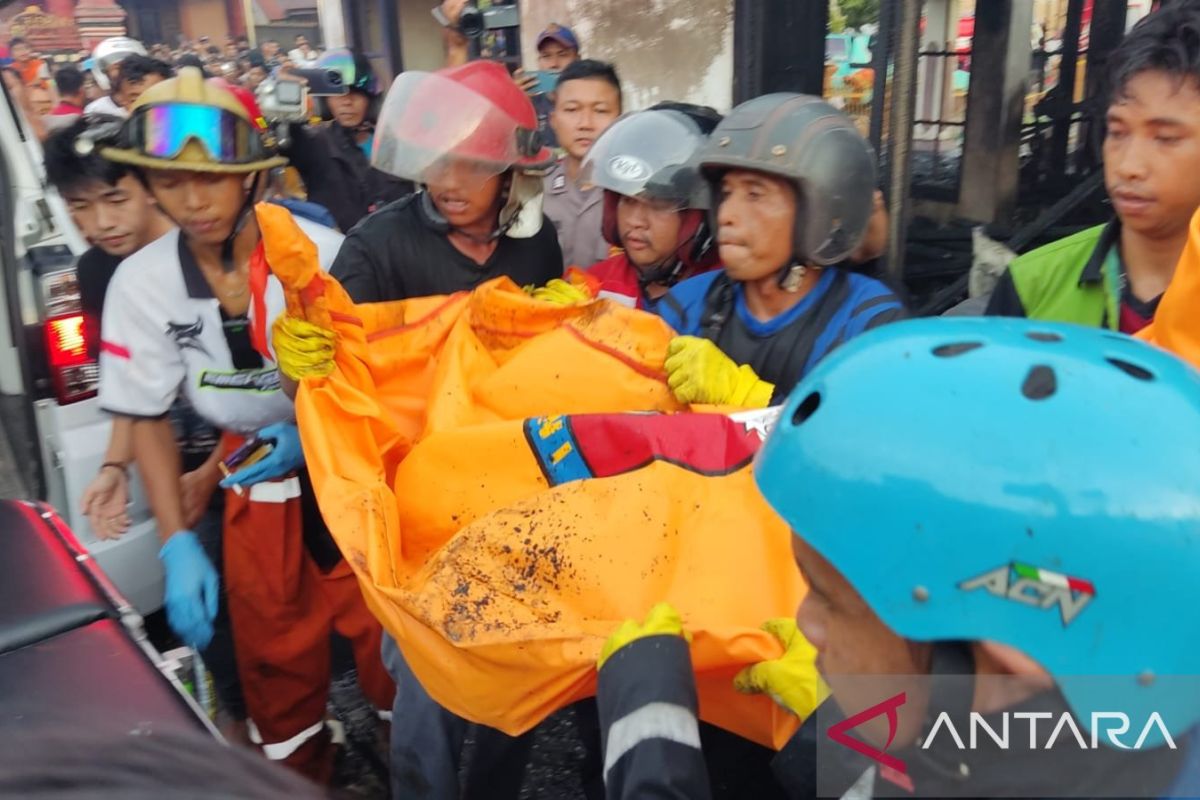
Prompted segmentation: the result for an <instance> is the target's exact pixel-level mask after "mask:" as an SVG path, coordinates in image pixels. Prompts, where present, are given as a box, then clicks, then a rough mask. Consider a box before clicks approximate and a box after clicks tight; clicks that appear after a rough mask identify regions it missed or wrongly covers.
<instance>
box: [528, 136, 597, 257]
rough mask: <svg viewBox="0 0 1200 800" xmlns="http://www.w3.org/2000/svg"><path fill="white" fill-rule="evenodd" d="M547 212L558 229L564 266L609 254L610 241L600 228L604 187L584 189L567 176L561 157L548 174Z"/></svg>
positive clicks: (545, 202) (546, 180) (546, 181)
mask: <svg viewBox="0 0 1200 800" xmlns="http://www.w3.org/2000/svg"><path fill="white" fill-rule="evenodd" d="M544 180H545V192H544V194H545V200H544V204H545V212H546V216H547V217H549V218H550V221H551V222H553V223H554V228H555V230H557V231H558V243H559V245H560V246H561V247H562V251H563V266H564V267H584V268H587V267H590V266H592V265H593V264H595V263H597V262H598V261H603V260H604V259H606V258H608V252H609V245H608V242H606V241H604V235H603V234H602V233H601V232H600V225H601V220H602V218H603V216H604V190H603V189H601V188H599V187H592V188H589V189H586V190H585V189H581V188H579V186H578V185H576V184H575V182H574V181H572V180H570V179H568V178H567V170H566V164H565V162H564V161H563V160H562V159H559V161H558V163H557V164H555V165H554V168H553V169H551V170H550V172H549V173H548V174H547V175H546V177H545V179H544Z"/></svg>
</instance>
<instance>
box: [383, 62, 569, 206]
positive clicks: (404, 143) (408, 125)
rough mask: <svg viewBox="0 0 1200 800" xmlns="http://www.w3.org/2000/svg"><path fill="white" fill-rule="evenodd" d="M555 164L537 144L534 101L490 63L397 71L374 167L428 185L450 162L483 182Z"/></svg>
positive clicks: (538, 138) (549, 154) (551, 157)
mask: <svg viewBox="0 0 1200 800" xmlns="http://www.w3.org/2000/svg"><path fill="white" fill-rule="evenodd" d="M553 162H554V155H553V153H552V152H551V151H550V149H549V148H547V147H544V146H543V145H542V143H541V136H540V135H539V133H538V130H537V114H536V112H535V111H534V109H533V103H531V102H530V100H529V98H528V97H527V96H526V95H525V93H524V92H523V91H521V89H520V87H518V86H517V85H516V84H515V83H514V82H513V80H512V78H510V77H509V75H508V71H507V70H506V69H505V68H504V67H503V66H501V65H500V64H498V63H496V62H493V61H474V62H471V63H469V64H465V65H463V66H461V67H453V68H450V69H443V70H438V71H437V72H417V71H409V72H403V73H401V74H400V75H399V76H398V77H397V78H396V80H395V82H394V83H393V84H392V88H391V89H390V90H389V91H388V94H387V98H386V99H385V100H384V103H383V108H382V110H381V111H380V114H379V122H378V124H377V125H376V128H375V144H374V148H373V158H372V163H373V164H374V166H375V167H376V168H378V169H380V170H382V171H384V172H387V173H389V174H392V175H395V176H397V177H399V178H404V179H406V180H411V181H416V182H418V183H429V182H430V178H431V177H433V176H436V173H437V172H438V171H439V170H440V169H444V168H446V167H447V166H448V165H450V164H457V165H460V166H461V165H466V166H467V167H468V168H469V169H470V170H471V171H472V172H473V174H475V175H476V176H477V177H479V178H482V179H486V178H488V177H490V176H492V175H498V174H500V173H502V172H507V171H508V170H510V169H517V170H519V171H522V172H525V171H533V170H539V169H545V168H547V167H549V166H550V165H551V164H552V163H553Z"/></svg>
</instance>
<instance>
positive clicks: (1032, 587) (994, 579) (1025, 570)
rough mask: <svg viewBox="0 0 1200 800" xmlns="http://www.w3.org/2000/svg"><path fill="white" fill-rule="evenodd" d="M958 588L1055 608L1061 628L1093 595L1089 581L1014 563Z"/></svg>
mask: <svg viewBox="0 0 1200 800" xmlns="http://www.w3.org/2000/svg"><path fill="white" fill-rule="evenodd" d="M958 588H960V589H962V590H963V591H964V592H970V591H973V590H975V589H984V590H986V591H987V592H988V593H989V594H993V595H995V596H996V597H1003V598H1005V599H1007V600H1015V601H1017V602H1018V603H1024V604H1025V605H1028V606H1035V607H1037V608H1050V607H1052V606H1055V605H1057V606H1058V609H1059V612H1060V613H1061V614H1062V623H1063V626H1064V627H1065V626H1067V625H1070V624H1071V622H1072V621H1073V620H1074V619H1075V618H1076V617H1078V616H1079V613H1080V612H1081V611H1083V609H1084V608H1086V607H1087V604H1088V603H1090V602H1092V599H1093V598H1094V597H1095V596H1096V587H1094V586H1093V585H1092V582H1091V581H1086V580H1083V579H1082V578H1072V577H1071V576H1069V575H1063V574H1062V573H1059V572H1051V571H1050V570H1048V569H1041V568H1039V567H1033V566H1030V565H1028V564H1022V563H1020V562H1017V561H1014V562H1012V563H1011V564H1006V565H1005V566H1002V567H996V568H995V569H991V570H988V571H987V572H985V573H983V574H982V575H978V576H976V577H974V578H968V579H967V580H965V581H963V582H962V583H960V584H958Z"/></svg>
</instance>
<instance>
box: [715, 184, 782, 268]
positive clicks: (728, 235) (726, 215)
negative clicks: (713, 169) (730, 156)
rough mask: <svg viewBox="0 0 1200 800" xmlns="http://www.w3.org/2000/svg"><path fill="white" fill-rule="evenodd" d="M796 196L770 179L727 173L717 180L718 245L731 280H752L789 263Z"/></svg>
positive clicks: (722, 261)
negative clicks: (719, 195)
mask: <svg viewBox="0 0 1200 800" xmlns="http://www.w3.org/2000/svg"><path fill="white" fill-rule="evenodd" d="M795 224H796V192H795V190H794V189H793V188H792V186H791V184H790V183H788V182H787V181H785V180H783V179H782V178H777V177H775V176H774V175H766V174H764V173H761V172H749V171H747V170H730V171H729V172H726V173H725V174H724V175H723V176H722V177H721V197H720V206H718V208H717V244H718V246H719V247H720V253H721V263H722V264H723V265H724V267H725V271H726V272H727V273H728V274H729V277H730V278H733V279H734V280H735V281H754V280H760V279H762V278H766V277H768V276H770V275H772V274H774V273H775V272H777V271H779V270H780V269H782V268H783V267H785V266H786V265H787V264H789V263H790V262H791V260H792V254H793V253H794V251H795V250H794V245H793V241H792V240H793V238H794V237H793V229H794V227H795Z"/></svg>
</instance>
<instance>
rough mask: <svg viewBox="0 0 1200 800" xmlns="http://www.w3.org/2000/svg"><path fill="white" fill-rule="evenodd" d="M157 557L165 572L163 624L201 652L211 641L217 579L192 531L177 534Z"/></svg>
mask: <svg viewBox="0 0 1200 800" xmlns="http://www.w3.org/2000/svg"><path fill="white" fill-rule="evenodd" d="M158 558H159V560H160V561H162V563H163V569H164V570H165V571H166V573H167V588H166V592H165V594H164V597H163V599H164V601H165V603H166V606H167V622H168V623H170V625H171V630H173V631H175V633H176V634H177V635H178V636H179V638H180V639H182V640H183V643H184V644H186V645H188V646H189V647H195V648H196V649H197V650H203V649H204V648H205V647H208V643H209V641H211V640H212V635H213V628H212V623H213V619H215V618H216V616H217V593H218V591H219V590H220V588H221V579H220V578H219V577H217V571H216V569H214V568H213V565H212V562H211V561H209V560H208V556H207V555H206V554H205V553H204V548H203V547H202V546H201V545H200V540H199V539H198V538H196V534H195V533H193V532H192V531H177V532H176V533H175V534H174V535H173V536H171V538H170V539H167V541H166V543H165V544H164V545H163V546H162V549H161V550H159V551H158Z"/></svg>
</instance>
